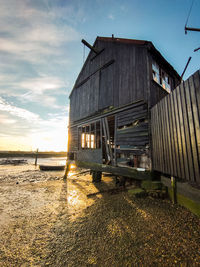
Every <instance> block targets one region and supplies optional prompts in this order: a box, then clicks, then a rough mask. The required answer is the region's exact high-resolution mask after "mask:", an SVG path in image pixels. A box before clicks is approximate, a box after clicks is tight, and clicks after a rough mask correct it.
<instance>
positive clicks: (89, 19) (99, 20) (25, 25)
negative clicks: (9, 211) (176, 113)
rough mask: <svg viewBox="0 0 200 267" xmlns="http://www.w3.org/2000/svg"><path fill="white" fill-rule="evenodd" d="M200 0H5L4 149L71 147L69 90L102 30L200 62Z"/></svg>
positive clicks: (0, 58) (0, 74) (0, 39)
mask: <svg viewBox="0 0 200 267" xmlns="http://www.w3.org/2000/svg"><path fill="white" fill-rule="evenodd" d="M192 2H193V6H192V9H191V13H190V16H189V19H188V24H187V25H188V27H196V28H200V0H0V25H1V28H0V150H36V149H37V148H39V150H40V151H52V150H53V151H66V149H67V125H68V115H69V94H70V92H71V90H72V87H73V84H74V82H75V80H76V78H77V76H78V74H79V72H80V70H81V67H82V65H83V62H84V60H85V59H86V57H87V54H88V52H89V49H88V48H87V47H85V48H84V47H83V44H82V43H81V39H85V40H87V41H88V42H89V43H90V44H93V43H94V41H95V39H96V37H97V36H106V37H111V35H112V34H114V36H115V37H119V38H131V39H141V40H148V41H152V42H153V44H154V45H155V47H156V48H157V49H158V50H159V51H160V52H161V53H162V55H163V56H164V57H165V58H166V59H167V60H168V61H169V63H170V64H171V65H172V66H173V67H174V68H175V69H176V70H177V72H178V73H179V74H181V73H182V71H183V69H184V67H185V64H186V62H187V60H188V58H189V56H192V60H191V62H190V65H189V67H188V69H187V71H186V73H185V75H184V79H187V78H188V77H189V76H190V75H192V74H193V73H194V72H195V71H196V70H198V69H199V68H200V50H198V51H197V52H193V50H194V49H195V48H198V47H200V32H188V33H187V35H185V32H184V26H185V23H186V19H187V17H188V13H189V10H190V7H191V4H192Z"/></svg>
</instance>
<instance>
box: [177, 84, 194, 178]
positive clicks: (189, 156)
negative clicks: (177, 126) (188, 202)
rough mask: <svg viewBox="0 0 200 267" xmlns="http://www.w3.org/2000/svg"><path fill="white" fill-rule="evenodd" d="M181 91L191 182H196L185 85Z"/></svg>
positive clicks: (182, 85)
mask: <svg viewBox="0 0 200 267" xmlns="http://www.w3.org/2000/svg"><path fill="white" fill-rule="evenodd" d="M180 86H181V90H180V93H181V94H180V95H181V103H182V111H183V122H184V130H185V140H186V150H187V157H188V169H189V180H192V181H194V167H193V161H192V149H191V144H190V142H191V140H190V134H189V122H188V114H187V112H188V111H187V102H186V96H185V84H184V83H182V84H181V85H180Z"/></svg>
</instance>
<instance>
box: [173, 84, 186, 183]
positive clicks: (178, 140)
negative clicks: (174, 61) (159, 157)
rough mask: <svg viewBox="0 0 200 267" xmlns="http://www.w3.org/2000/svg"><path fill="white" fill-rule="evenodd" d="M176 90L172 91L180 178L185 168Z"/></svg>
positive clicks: (182, 176)
mask: <svg viewBox="0 0 200 267" xmlns="http://www.w3.org/2000/svg"><path fill="white" fill-rule="evenodd" d="M177 90H178V88H176V89H175V90H174V91H173V95H174V111H175V113H174V115H175V120H176V131H177V149H178V156H179V162H180V178H182V179H184V178H186V177H185V168H184V162H183V148H182V139H181V128H180V118H179V109H178V100H177Z"/></svg>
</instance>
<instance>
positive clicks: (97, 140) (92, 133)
mask: <svg viewBox="0 0 200 267" xmlns="http://www.w3.org/2000/svg"><path fill="white" fill-rule="evenodd" d="M78 133H79V134H78V144H79V145H78V149H83V150H85V149H91V150H94V149H100V148H101V123H100V120H98V121H95V122H91V123H89V124H85V125H82V126H79V127H78Z"/></svg>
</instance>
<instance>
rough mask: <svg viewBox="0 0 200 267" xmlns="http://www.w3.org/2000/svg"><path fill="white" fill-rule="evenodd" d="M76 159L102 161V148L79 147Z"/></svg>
mask: <svg viewBox="0 0 200 267" xmlns="http://www.w3.org/2000/svg"><path fill="white" fill-rule="evenodd" d="M77 160H79V161H87V162H95V163H102V149H101V148H100V149H80V150H79V152H78V153H77Z"/></svg>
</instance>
